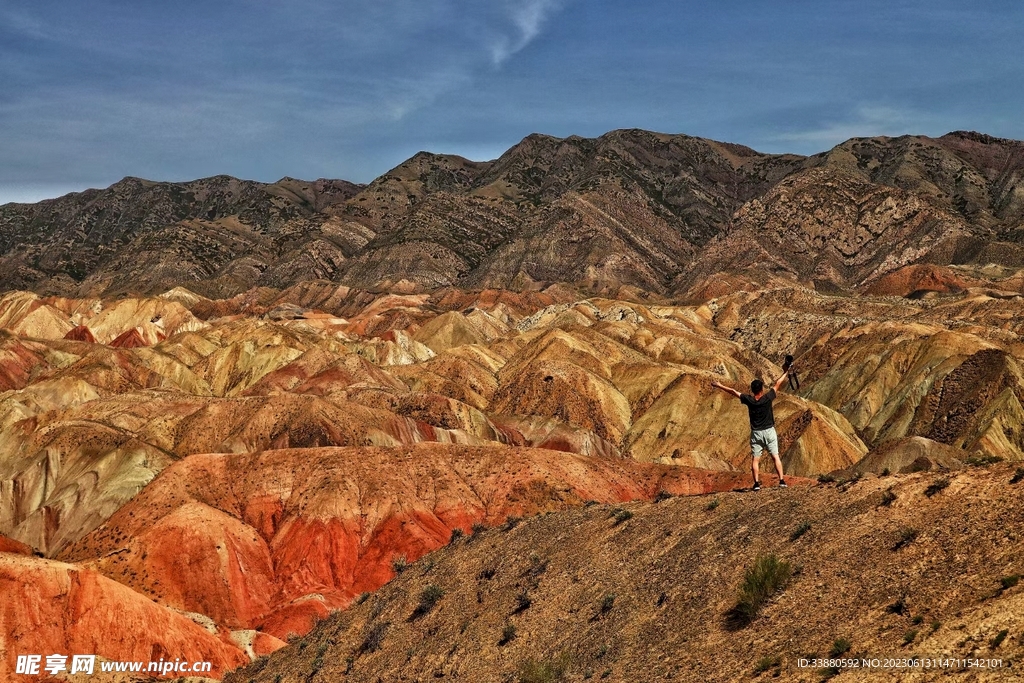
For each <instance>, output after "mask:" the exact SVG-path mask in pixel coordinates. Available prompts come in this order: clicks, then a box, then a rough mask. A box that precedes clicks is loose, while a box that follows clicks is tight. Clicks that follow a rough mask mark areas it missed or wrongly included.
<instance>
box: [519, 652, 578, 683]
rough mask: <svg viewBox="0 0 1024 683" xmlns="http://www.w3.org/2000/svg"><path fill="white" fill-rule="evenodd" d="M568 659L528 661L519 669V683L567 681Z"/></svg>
mask: <svg viewBox="0 0 1024 683" xmlns="http://www.w3.org/2000/svg"><path fill="white" fill-rule="evenodd" d="M566 668H568V659H567V658H566V656H565V655H561V656H559V657H555V658H554V659H548V660H539V659H528V660H526V661H525V662H523V664H522V666H520V667H519V672H518V676H519V683H558V682H559V681H563V680H565V670H566Z"/></svg>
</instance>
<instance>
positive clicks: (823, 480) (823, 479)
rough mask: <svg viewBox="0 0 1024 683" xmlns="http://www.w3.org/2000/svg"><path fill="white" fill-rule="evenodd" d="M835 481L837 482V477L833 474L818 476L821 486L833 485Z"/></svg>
mask: <svg viewBox="0 0 1024 683" xmlns="http://www.w3.org/2000/svg"><path fill="white" fill-rule="evenodd" d="M835 480H836V478H835V475H832V474H819V475H818V483H819V484H832V483H835Z"/></svg>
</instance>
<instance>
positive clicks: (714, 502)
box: [704, 498, 720, 512]
mask: <svg viewBox="0 0 1024 683" xmlns="http://www.w3.org/2000/svg"><path fill="white" fill-rule="evenodd" d="M719 504H720V503H719V500H718V499H717V498H712V499H711V500H710V502H708V504H707V507H705V508H704V509H705V510H707V511H708V512H710V511H712V510H714V509H715V508H717V507H718V506H719Z"/></svg>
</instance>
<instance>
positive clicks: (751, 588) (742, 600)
mask: <svg viewBox="0 0 1024 683" xmlns="http://www.w3.org/2000/svg"><path fill="white" fill-rule="evenodd" d="M792 574H793V567H792V565H790V563H789V562H786V561H785V560H781V559H779V558H778V557H777V556H776V555H774V554H768V555H759V556H758V557H757V559H755V560H754V564H752V565H751V566H750V567H748V568H747V571H746V572H745V573H744V576H743V583H742V584H741V585H740V590H739V597H738V599H737V601H736V606H735V607H733V608H732V609H731V610H730V612H729V614H728V615H727V619H728V621H729V622H730V625H732V626H733V627H736V628H741V627H743V626H746V625H747V624H749V623H750V622H752V621H753V620H754V619H755V618H757V614H758V612H760V611H761V608H762V607H764V605H765V604H766V603H767V602H768V601H769V600H770V599H771V598H772V596H773V595H775V594H776V593H778V592H779V591H781V590H783V589H784V588H785V587H786V584H788V583H789V579H790V577H791V576H792Z"/></svg>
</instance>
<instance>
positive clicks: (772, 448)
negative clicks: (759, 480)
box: [768, 428, 786, 482]
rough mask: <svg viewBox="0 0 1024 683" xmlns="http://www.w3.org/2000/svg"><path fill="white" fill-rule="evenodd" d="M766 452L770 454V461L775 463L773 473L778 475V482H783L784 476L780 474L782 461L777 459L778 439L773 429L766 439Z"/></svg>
mask: <svg viewBox="0 0 1024 683" xmlns="http://www.w3.org/2000/svg"><path fill="white" fill-rule="evenodd" d="M768 452H769V453H771V454H772V460H774V461H775V471H776V472H778V473H779V481H780V482H783V481H785V480H786V479H785V476H784V475H783V474H782V460H781V459H780V458H779V437H778V434H776V433H775V429H774V428H773V429H772V434H771V435H770V436H769V437H768Z"/></svg>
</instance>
